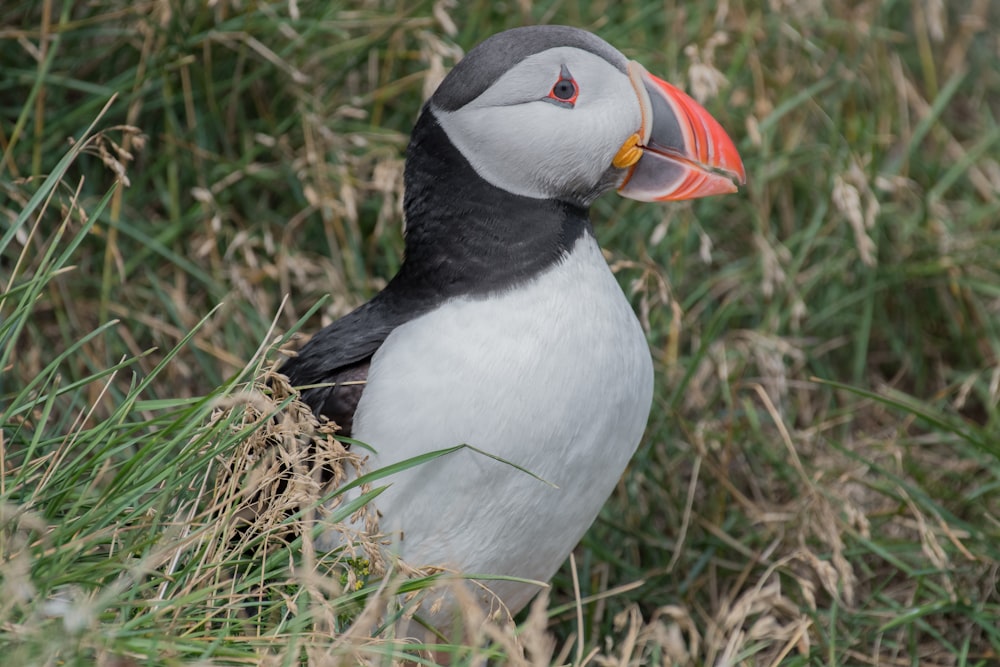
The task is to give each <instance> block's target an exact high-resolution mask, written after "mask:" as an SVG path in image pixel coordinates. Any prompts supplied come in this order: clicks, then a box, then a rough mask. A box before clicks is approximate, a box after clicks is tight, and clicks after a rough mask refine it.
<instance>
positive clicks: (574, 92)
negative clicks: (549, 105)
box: [545, 65, 580, 107]
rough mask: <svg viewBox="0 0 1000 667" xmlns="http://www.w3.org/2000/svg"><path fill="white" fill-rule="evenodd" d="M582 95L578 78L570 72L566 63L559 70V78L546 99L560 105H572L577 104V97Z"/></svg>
mask: <svg viewBox="0 0 1000 667" xmlns="http://www.w3.org/2000/svg"><path fill="white" fill-rule="evenodd" d="M579 96H580V86H578V85H577V83H576V79H574V78H573V75H572V74H570V73H569V68H567V67H566V66H565V65H563V66H562V68H561V69H560V71H559V79H558V80H557V81H556V82H555V84H554V85H553V86H552V90H550V91H549V94H548V95H547V96H546V98H545V99H546V100H547V101H550V102H554V103H555V104H558V105H559V106H564V107H572V106H574V105H575V104H576V98H577V97H579Z"/></svg>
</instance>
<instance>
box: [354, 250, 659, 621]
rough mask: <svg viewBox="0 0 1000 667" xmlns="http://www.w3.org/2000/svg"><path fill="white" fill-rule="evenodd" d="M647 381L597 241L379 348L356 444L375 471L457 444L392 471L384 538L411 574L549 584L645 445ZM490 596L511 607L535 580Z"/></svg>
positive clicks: (636, 339) (443, 310)
mask: <svg viewBox="0 0 1000 667" xmlns="http://www.w3.org/2000/svg"><path fill="white" fill-rule="evenodd" d="M652 389H653V374H652V364H651V361H650V356H649V348H648V346H647V343H646V339H645V336H644V335H643V332H642V329H641V327H640V326H639V323H638V321H637V320H636V317H635V314H634V313H633V312H632V310H631V308H630V306H629V304H628V302H627V300H626V299H625V296H624V294H622V292H621V289H620V288H619V287H618V284H617V282H616V281H615V279H614V277H613V276H612V274H611V272H610V270H609V269H608V267H607V264H606V263H605V261H604V258H603V257H602V256H601V253H600V249H599V248H598V246H597V243H596V241H594V239H593V238H591V237H590V236H589V235H585V236H584V237H583V238H581V239H580V240H579V241H578V242H577V244H576V246H575V247H574V249H573V252H572V253H571V254H570V255H569V257H568V258H567V259H566V260H565V261H564V262H563V263H561V264H559V265H557V266H555V267H553V268H551V269H549V270H548V271H547V272H545V273H544V274H542V275H541V276H539V277H538V278H536V279H535V280H533V281H532V282H530V283H529V284H527V285H521V286H519V287H518V288H517V289H514V290H511V291H510V292H508V293H505V294H503V295H500V296H493V297H490V298H457V299H454V300H452V301H450V302H448V303H446V304H444V305H443V306H442V307H440V308H437V309H435V310H434V311H432V312H430V313H428V314H426V315H423V316H421V317H419V318H417V319H415V320H412V321H411V322H409V323H407V324H405V325H403V326H401V327H399V328H398V329H396V330H395V331H394V332H393V333H392V334H391V335H390V336H389V337H388V339H386V341H385V343H384V344H383V345H382V347H381V348H380V349H379V351H378V352H377V353H376V354H375V356H374V358H373V360H372V364H371V368H370V371H369V375H368V384H367V386H366V388H365V391H364V394H363V396H362V398H361V402H360V404H359V405H358V409H357V413H356V416H355V422H354V437H355V438H357V439H359V440H361V441H362V442H365V443H367V444H369V445H371V446H372V447H373V448H375V450H376V451H377V454H376V455H373V456H372V461H371V464H370V467H371V468H372V469H376V468H379V467H382V466H384V465H387V464H391V463H394V462H397V461H401V460H403V459H407V458H410V457H412V456H416V455H418V454H421V453H425V452H429V451H434V450H438V449H443V448H446V447H451V446H453V445H458V444H469V445H472V446H474V447H476V448H478V449H481V450H484V451H486V452H489V453H490V454H493V455H495V456H497V457H500V458H502V459H505V460H507V461H510V462H511V463H514V464H516V465H518V466H521V467H522V468H525V469H526V470H530V471H531V472H532V473H534V474H535V475H538V476H539V477H541V478H543V479H545V480H547V481H548V482H551V483H552V484H555V485H556V486H557V487H558V488H553V487H552V486H550V485H547V484H545V483H543V482H540V481H538V480H537V479H535V478H533V477H531V476H530V475H528V474H525V473H524V472H521V471H519V470H517V469H516V468H514V467H512V466H510V465H506V464H504V463H500V462H498V461H495V460H492V459H490V458H487V457H484V456H482V455H479V454H477V453H475V452H472V451H469V450H460V451H458V452H455V453H452V454H450V455H448V456H446V457H443V458H438V459H435V460H434V461H431V462H430V463H428V464H426V465H422V466H418V467H416V468H413V469H411V470H408V471H405V472H403V473H399V474H397V475H394V476H392V477H390V478H388V480H387V481H388V482H389V483H391V486H390V488H388V489H387V490H386V491H385V492H384V493H383V494H382V495H381V496H379V497H378V498H377V499H376V501H375V504H376V506H377V508H378V509H379V511H380V512H381V513H382V519H381V529H382V531H383V532H395V531H404V532H403V533H402V535H401V537H400V538H399V542H398V549H399V552H400V555H401V556H402V558H403V559H404V560H405V561H406V562H408V563H410V564H411V565H432V564H441V565H450V566H453V567H456V568H458V569H460V570H461V571H463V572H467V573H478V574H501V575H513V576H518V577H525V578H531V579H538V580H542V581H546V580H548V579H549V578H550V577H551V576H552V575H553V574H554V573H555V571H556V569H558V567H559V565H560V564H561V563H562V562H563V561H564V560H565V559H566V557H567V556H568V554H569V552H570V551H571V550H572V548H573V547H574V546H575V545H576V543H577V542H578V541H579V540H580V538H581V537H582V535H583V533H584V532H585V531H586V530H587V528H588V527H589V526H590V524H591V523H592V522H593V520H594V518H595V517H596V516H597V513H598V512H599V510H600V508H601V506H602V505H603V504H604V502H605V500H607V498H608V496H609V495H610V493H611V491H612V490H613V488H614V486H615V484H616V483H617V481H618V479H619V477H620V476H621V474H622V471H623V470H624V469H625V466H626V465H627V463H628V461H629V459H630V458H631V456H632V454H633V452H634V451H635V448H636V446H637V445H638V443H639V439H640V437H641V436H642V432H643V429H644V428H645V425H646V420H647V417H648V415H649V409H650V403H651V400H652ZM490 587H491V588H492V589H493V591H494V592H495V593H497V594H498V595H499V596H500V597H501V598H502V599H503V600H504V602H505V603H506V604H507V606H508V607H510V608H511V609H512V610H513V611H516V610H517V609H519V608H520V607H522V606H524V604H526V603H527V601H528V600H529V599H530V598H531V596H532V595H533V594H534V593H535V592H536V589H535V588H534V587H532V586H529V585H525V584H517V583H511V582H494V584H491V585H490Z"/></svg>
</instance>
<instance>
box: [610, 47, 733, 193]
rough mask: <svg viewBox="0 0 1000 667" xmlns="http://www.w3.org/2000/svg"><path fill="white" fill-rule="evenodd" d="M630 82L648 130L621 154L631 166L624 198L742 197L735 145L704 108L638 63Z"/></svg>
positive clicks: (624, 182)
mask: <svg viewBox="0 0 1000 667" xmlns="http://www.w3.org/2000/svg"><path fill="white" fill-rule="evenodd" d="M629 78H630V79H631V80H632V87H633V88H634V89H635V92H636V95H637V96H638V97H639V107H640V108H641V110H642V127H641V128H640V129H639V131H638V132H637V133H636V134H635V135H633V136H632V137H631V138H630V141H627V142H626V144H625V146H622V150H621V151H619V156H625V157H624V158H623V161H624V164H626V165H630V166H628V171H627V172H626V173H625V178H624V179H623V180H622V183H621V185H620V186H619V187H618V192H619V193H620V194H621V195H622V196H624V197H628V198H629V199H638V200H639V201H677V200H681V199H694V198H696V197H708V196H709V195H718V194H725V193H728V192H736V190H737V184H740V185H742V184H743V183H746V180H747V177H746V171H744V169H743V161H742V160H741V159H740V154H739V153H738V152H737V151H736V146H734V145H733V140H732V139H730V138H729V135H728V134H726V131H725V130H723V129H722V126H721V125H719V123H718V121H716V120H715V119H714V118H712V116H710V115H709V113H708V112H707V111H705V109H704V108H703V107H702V106H701V105H700V104H698V103H697V102H695V101H694V100H693V99H691V98H690V97H689V96H688V95H687V94H686V93H684V92H683V91H682V90H680V89H679V88H676V87H674V86H672V85H670V84H669V83H667V82H666V81H664V80H662V79H659V78H657V77H655V76H653V75H652V74H650V73H649V72H647V71H646V69H645V68H644V67H643V66H642V65H640V64H639V63H637V62H635V61H634V60H633V61H631V62H629ZM630 142H632V143H631V145H630ZM636 149H638V150H639V151H641V154H640V153H638V152H636ZM628 155H632V156H635V157H633V158H631V159H630V158H629V157H627V156H628ZM636 158H637V159H636ZM619 159H622V158H619V157H616V163H615V164H616V166H620V165H619V163H618V160H619Z"/></svg>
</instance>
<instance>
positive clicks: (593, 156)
mask: <svg viewBox="0 0 1000 667" xmlns="http://www.w3.org/2000/svg"><path fill="white" fill-rule="evenodd" d="M567 73H568V74H569V75H570V76H571V77H572V80H573V81H574V82H575V84H576V98H575V99H574V100H573V101H572V103H571V104H570V103H566V102H563V103H560V102H559V100H558V96H556V97H555V98H552V97H550V94H552V95H555V94H556V93H558V94H559V95H566V94H567V93H569V92H572V86H570V87H567V85H566V83H565V82H564V83H563V84H561V86H560V87H559V88H557V89H556V90H553V88H554V87H555V86H556V84H557V83H559V82H560V79H561V78H565V75H566V74H567ZM433 111H434V114H435V116H437V118H438V121H439V122H440V124H441V126H442V127H443V128H444V131H445V132H446V133H447V134H448V137H449V138H450V139H451V141H452V143H454V144H455V146H456V148H458V150H460V151H461V152H462V154H463V155H464V156H465V157H466V159H467V160H469V162H470V163H471V164H472V166H473V168H474V169H475V170H476V172H477V173H478V174H479V175H480V176H482V177H483V178H484V179H485V180H486V181H488V182H489V183H491V184H493V185H495V186H496V187H498V188H502V189H504V190H507V191H509V192H513V193H515V194H519V195H523V196H526V197H535V198H540V199H549V198H560V199H564V198H574V199H577V200H581V201H579V203H585V204H589V203H590V202H589V200H590V199H593V198H594V197H596V196H597V195H598V194H600V193H601V192H602V191H603V190H606V189H609V188H612V187H615V185H616V184H617V183H615V182H613V181H614V180H616V179H613V180H612V181H611V182H605V181H607V180H608V179H607V174H608V171H609V169H610V168H611V160H612V159H613V158H614V156H615V154H616V153H617V152H618V149H619V148H621V146H622V144H623V143H624V142H625V140H626V139H628V137H629V136H630V135H632V134H633V133H634V132H636V131H637V130H638V129H639V127H640V125H641V124H642V118H641V112H640V109H639V100H638V97H637V96H636V93H635V91H634V89H633V88H632V84H631V83H630V81H629V78H628V76H627V75H626V74H624V73H622V72H621V71H619V70H618V69H616V68H615V67H614V66H613V65H612V64H611V63H609V62H607V61H606V60H604V59H603V58H601V57H599V56H597V55H594V54H593V53H590V52H589V51H584V50H582V49H577V48H574V47H558V48H554V49H549V50H547V51H542V52H540V53H536V54H534V55H532V56H529V57H527V58H525V59H524V60H522V61H521V62H520V63H518V64H517V65H515V66H514V67H512V68H511V69H510V70H508V71H507V72H506V73H505V74H504V75H503V76H501V77H500V78H499V79H498V80H497V81H496V82H495V83H494V84H493V85H492V86H490V87H489V88H487V89H486V91H484V92H483V94H482V95H480V96H479V97H477V98H476V99H474V100H472V101H471V102H469V103H468V104H466V105H465V106H463V107H462V108H460V109H458V110H457V111H451V112H448V111H442V110H441V109H436V108H435V109H434V110H433ZM584 200H586V201H584Z"/></svg>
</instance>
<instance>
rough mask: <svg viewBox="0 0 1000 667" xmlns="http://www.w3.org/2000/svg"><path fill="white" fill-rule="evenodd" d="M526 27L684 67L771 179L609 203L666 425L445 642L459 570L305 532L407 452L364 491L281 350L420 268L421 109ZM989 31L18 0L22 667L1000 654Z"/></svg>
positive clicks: (2, 262)
mask: <svg viewBox="0 0 1000 667" xmlns="http://www.w3.org/2000/svg"><path fill="white" fill-rule="evenodd" d="M539 22H556V23H568V24H572V25H577V26H580V27H583V28H586V29H589V30H592V31H594V32H596V33H598V34H599V35H601V36H602V37H604V38H605V39H607V40H608V41H610V42H611V43H613V44H615V45H616V46H618V47H619V48H621V49H622V50H623V51H624V52H625V53H626V55H627V56H629V57H635V58H637V59H639V60H640V61H642V62H643V63H644V64H645V65H646V67H647V68H648V69H649V70H650V71H651V72H654V73H657V74H659V75H662V76H664V77H665V78H667V79H668V80H672V81H674V82H675V83H677V84H679V85H682V86H683V87H685V88H686V89H687V90H689V92H691V93H692V94H693V95H695V96H696V97H698V98H699V99H700V100H701V101H702V102H703V103H704V105H705V106H706V107H707V108H708V110H709V111H710V112H711V113H712V114H713V115H714V116H715V117H716V118H717V119H718V120H719V121H720V122H721V123H722V125H723V126H724V127H726V128H727V129H728V130H729V131H730V133H731V134H732V136H733V137H734V139H735V140H736V142H737V144H738V146H739V148H740V152H741V154H742V156H743V157H744V160H745V163H746V166H747V171H748V175H749V178H748V183H747V186H746V188H745V189H744V190H743V191H741V193H740V194H739V195H737V196H730V197H724V198H713V199H708V200H704V201H698V202H694V203H691V204H684V205H674V206H669V207H667V206H664V207H656V206H638V205H634V204H632V203H629V202H625V201H622V200H620V199H618V198H614V197H606V198H604V199H602V200H600V201H599V202H598V204H597V205H596V206H595V209H594V222H595V229H596V233H597V234H598V236H599V238H600V240H601V242H602V245H603V246H604V247H605V248H606V249H607V252H608V257H609V260H610V262H611V263H612V266H613V268H614V269H615V271H616V273H617V275H618V276H619V278H620V280H621V281H622V284H623V286H624V287H625V288H626V291H627V293H628V294H630V295H631V297H632V298H633V301H634V305H635V307H636V310H637V312H638V313H639V314H640V318H641V320H642V322H643V325H644V326H645V328H646V330H647V333H648V337H649V340H650V344H651V349H652V350H653V355H654V359H655V362H656V366H657V389H656V399H655V404H654V410H653V414H652V416H651V419H650V424H649V428H648V430H647V434H646V439H645V441H644V444H643V445H642V447H640V450H639V453H638V454H637V455H636V458H635V460H634V462H633V464H632V466H631V467H630V469H629V471H628V472H627V474H626V475H625V477H624V478H623V480H622V483H621V484H620V486H619V488H618V489H617V491H616V494H615V496H614V497H613V498H612V500H611V501H610V502H609V504H608V506H607V508H606V510H605V512H604V514H603V515H602V517H601V519H600V520H599V521H598V523H597V524H596V525H595V526H594V527H593V529H592V530H591V531H590V533H589V534H588V535H587V537H586V538H585V539H584V542H583V543H582V544H581V546H580V547H579V548H578V549H577V551H576V553H575V559H574V560H575V562H574V563H573V566H572V567H571V566H570V565H567V567H566V568H565V569H564V571H563V572H561V573H560V574H559V575H558V576H557V578H556V580H555V581H554V582H553V587H552V590H551V591H549V593H548V597H547V599H546V600H543V602H542V603H541V604H539V605H536V606H535V607H533V608H532V610H530V612H529V613H526V614H525V616H524V618H523V619H519V621H520V622H519V624H518V625H517V630H516V631H515V630H513V629H512V628H513V627H514V626H513V625H511V624H506V623H503V622H500V623H497V622H495V620H494V621H493V622H483V619H482V618H481V617H477V616H476V613H477V612H476V610H475V609H472V608H470V609H469V610H468V617H467V618H466V619H465V620H466V624H467V627H466V631H465V633H464V636H463V639H462V640H461V641H455V642H451V643H444V644H441V645H439V646H438V647H437V648H436V649H435V650H434V651H424V652H422V653H421V652H419V649H417V648H414V647H413V646H412V645H407V644H404V643H403V642H402V641H401V639H400V638H398V637H397V636H396V635H395V630H394V629H393V625H392V621H393V619H395V618H400V617H407V616H409V615H410V614H411V613H412V612H413V611H414V607H413V604H414V601H415V598H414V597H413V594H419V593H420V592H421V591H422V590H424V589H426V588H428V587H429V586H431V585H432V584H435V583H437V582H438V581H439V580H440V579H442V578H443V576H442V573H434V572H428V571H424V572H405V571H402V570H403V567H404V566H402V565H401V564H395V563H392V562H386V561H385V560H384V559H383V557H382V553H381V551H380V550H379V548H378V545H377V544H376V542H374V541H372V540H371V539H369V538H367V537H365V536H364V535H360V534H359V535H357V536H356V541H355V543H354V544H353V545H352V549H351V550H347V551H334V552H327V551H325V550H323V549H322V548H319V547H318V546H317V541H316V539H317V536H318V533H319V531H320V530H321V527H322V522H323V521H331V520H338V519H345V518H347V516H348V515H349V514H352V513H354V512H355V511H363V506H364V501H365V500H366V499H368V498H370V497H372V496H373V495H375V494H377V493H378V490H379V488H380V486H381V485H382V484H384V483H386V482H385V481H384V480H383V479H382V478H380V476H379V474H378V473H376V474H374V475H372V476H370V477H366V478H362V479H361V481H360V482H359V486H361V489H360V493H361V495H360V498H355V497H354V496H352V498H354V499H353V500H352V501H350V502H347V501H346V500H345V501H341V502H340V504H339V505H338V504H337V499H338V498H345V495H344V494H343V493H342V489H343V488H344V486H343V483H344V479H346V478H340V477H338V476H337V475H338V474H348V472H349V471H350V470H351V469H352V468H353V467H356V466H357V465H359V463H360V459H359V453H363V449H361V448H359V447H358V446H352V447H351V449H350V450H349V451H348V450H346V449H345V448H344V447H343V443H340V442H338V440H337V439H336V436H335V433H334V432H333V431H332V429H331V428H330V427H329V426H328V425H321V424H318V423H317V422H315V420H314V419H313V418H312V417H311V415H310V413H309V412H308V410H306V409H305V408H304V406H302V405H301V404H300V403H298V402H297V400H296V398H295V394H294V391H292V390H291V388H289V387H287V385H286V384H284V383H283V381H282V379H281V378H280V376H278V375H276V374H275V372H274V371H275V369H276V367H277V362H278V361H279V359H280V354H279V353H278V351H277V350H279V349H291V348H294V346H295V345H296V344H297V340H298V338H299V334H298V333H297V332H298V331H302V332H304V333H308V332H312V331H315V330H317V329H318V328H319V327H320V326H321V325H323V324H325V323H327V322H329V321H331V320H332V319H334V318H336V317H339V316H341V315H343V314H344V313H346V312H348V311H349V310H350V309H352V308H353V307H355V306H356V305H358V304H359V303H361V302H363V301H364V300H365V299H367V298H369V297H370V296H372V295H373V294H374V293H375V292H376V291H377V290H378V289H380V288H381V287H382V286H383V285H384V284H385V281H386V280H387V279H388V278H389V277H391V275H392V274H393V272H394V271H395V269H396V268H397V267H398V264H399V261H400V252H401V248H402V242H401V236H400V229H401V227H402V220H401V203H400V202H401V195H402V183H401V173H402V165H403V154H404V149H405V146H406V141H407V136H408V133H409V130H410V126H411V124H412V122H413V120H414V119H415V118H416V115H417V112H418V110H419V107H420V104H421V103H422V101H423V99H424V98H425V96H426V95H427V94H428V93H429V91H431V90H432V89H433V88H434V86H435V85H436V83H437V82H438V81H439V80H440V78H441V77H442V76H443V75H444V73H445V72H446V71H447V69H448V68H449V67H450V66H452V65H453V64H454V63H455V62H456V61H457V59H458V58H459V57H460V56H461V54H462V53H463V51H464V50H467V49H469V48H471V47H472V46H473V45H474V44H475V43H477V42H478V41H480V40H481V39H483V38H484V37H486V36H487V35H489V34H492V33H494V32H497V31H499V30H502V29H505V28H509V27H514V26H517V25H525V24H531V23H539ZM996 25H1000V7H998V6H997V4H996V3H994V2H989V1H988V0H964V1H962V2H955V3H940V2H924V1H922V0H912V1H902V0H892V1H889V2H881V3H874V2H870V3H860V4H859V3H851V2H846V1H842V0H831V1H830V2H826V3H818V2H786V1H783V0H769V1H768V2H766V3H763V2H745V1H740V2H734V1H729V2H699V3H695V2H665V3H645V2H640V1H639V0H626V1H623V2H614V3H612V2H599V1H588V0H579V1H578V2H569V3H527V2H518V3H510V2H506V3H500V2H488V1H486V0H473V1H472V2H467V3H451V2H442V1H436V2H431V1H430V0H413V1H412V2H406V3H389V2H376V1H367V0H362V1H360V2H356V3H351V4H349V5H348V4H343V3H332V4H331V3H319V2H297V3H296V2H269V1H267V2H255V3H237V2H225V1H223V2H216V3H202V2H194V1H193V0H173V1H171V2H140V3H126V2H122V1H121V0H97V1H95V2H89V3H74V2H62V3H59V2H55V0H42V1H41V2H24V1H18V0H14V1H13V2H8V3H5V4H4V7H3V12H2V15H0V153H2V154H0V219H2V223H0V429H2V430H0V524H2V526H0V587H2V591H0V655H2V656H3V658H2V659H0V661H2V662H3V663H4V664H8V663H9V664H12V665H17V664H81V665H82V664H106V665H111V664H116V665H127V664H181V663H188V662H200V663H202V664H291V663H296V662H297V663H300V664H332V663H343V664H356V663H359V662H367V663H372V664H391V663H393V662H399V661H401V660H402V659H403V658H404V657H405V656H409V657H410V658H416V659H418V660H423V661H424V662H426V663H430V662H433V661H441V660H444V659H445V658H446V657H450V660H451V664H473V663H476V664H481V660H483V659H484V658H487V657H488V658H489V659H491V660H493V661H494V662H495V663H497V664H502V663H514V664H518V663H527V662H529V661H531V662H532V664H566V663H569V662H573V663H574V664H597V665H604V664H674V665H777V664H783V665H841V664H843V665H857V664H872V665H989V664H995V663H996V662H997V660H998V658H997V656H998V655H1000V631H998V629H997V628H998V625H997V621H996V619H997V618H1000V589H998V586H997V583H996V582H997V579H996V572H997V571H998V568H1000V547H998V546H997V545H998V544H1000V460H998V458H1000V445H998V443H1000V407H998V406H1000V289H998V285H1000V197H998V192H1000V126H998V123H997V118H998V117H1000V72H998V71H997V68H996V62H997V59H998V58H1000V44H998V42H997V37H996V30H995V29H994V26H996ZM452 444H455V443H442V445H443V446H450V445H452ZM472 444H474V443H472ZM421 463H422V462H420V461H415V462H411V464H413V465H418V464H421ZM362 483H363V484H362ZM397 575H408V576H409V578H405V577H401V576H397Z"/></svg>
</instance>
